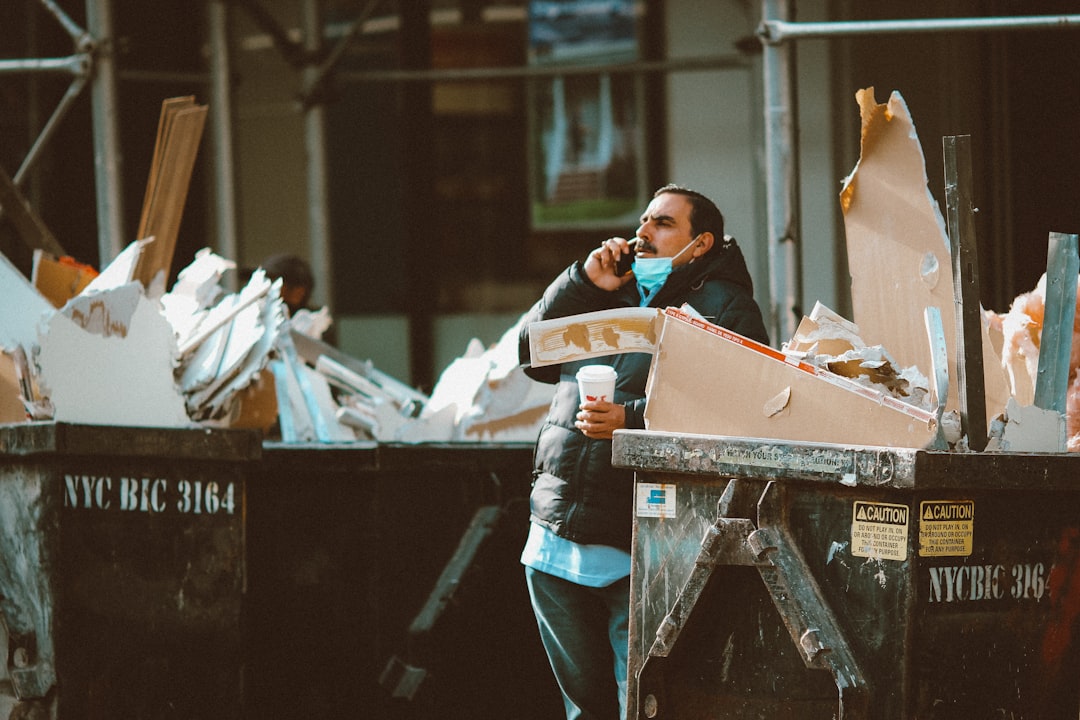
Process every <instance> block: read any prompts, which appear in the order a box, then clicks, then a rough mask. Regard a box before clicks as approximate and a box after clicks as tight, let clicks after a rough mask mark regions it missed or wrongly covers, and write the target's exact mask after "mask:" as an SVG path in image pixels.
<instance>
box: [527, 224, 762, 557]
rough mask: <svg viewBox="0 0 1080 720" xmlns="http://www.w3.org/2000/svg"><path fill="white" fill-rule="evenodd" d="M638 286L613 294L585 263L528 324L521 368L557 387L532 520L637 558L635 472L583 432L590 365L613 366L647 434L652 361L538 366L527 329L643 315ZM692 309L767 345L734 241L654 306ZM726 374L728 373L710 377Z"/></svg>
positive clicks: (569, 272)
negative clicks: (583, 370) (581, 383)
mask: <svg viewBox="0 0 1080 720" xmlns="http://www.w3.org/2000/svg"><path fill="white" fill-rule="evenodd" d="M639 302H640V300H639V295H638V289H637V285H636V283H634V282H630V283H627V284H626V285H624V286H623V287H622V288H620V289H618V290H616V291H614V292H609V291H607V290H603V289H601V288H598V287H596V286H595V285H593V284H592V282H591V281H590V280H589V279H588V277H587V276H586V275H585V272H584V270H583V269H582V266H581V263H580V262H576V263H574V264H573V265H571V266H570V267H569V268H567V269H566V270H565V271H564V272H563V273H562V274H560V275H559V277H557V278H556V279H555V281H554V282H552V284H551V285H550V286H548V288H547V290H545V291H544V296H543V297H542V298H541V299H540V300H539V302H537V303H536V305H534V306H533V308H532V309H531V310H530V311H529V314H528V317H526V319H525V323H524V324H523V325H522V332H521V336H520V346H519V359H520V361H521V363H522V364H523V365H524V366H525V372H526V373H527V374H528V375H529V376H530V377H532V378H533V379H535V380H539V381H541V382H546V383H557V384H558V387H557V388H556V389H555V397H554V398H553V399H552V401H551V408H550V410H549V411H548V417H547V420H546V422H545V423H544V426H543V428H542V429H541V430H540V436H539V438H538V439H537V442H536V453H535V462H534V470H533V489H532V494H531V496H530V499H529V500H530V508H531V519H532V521H533V522H536V523H540V524H542V525H545V526H546V527H548V528H549V529H550V530H552V531H553V532H555V533H556V534H557V535H559V536H560V537H564V538H567V539H569V540H573V541H574V542H577V543H582V544H601V545H610V546H613V547H619V548H624V549H629V547H630V535H631V526H632V522H633V515H632V513H633V497H632V495H633V493H632V487H633V473H632V472H630V471H628V470H622V469H617V468H613V467H612V466H611V441H610V440H594V439H590V438H588V437H586V436H585V435H583V434H582V433H581V432H580V431H578V430H577V428H575V427H574V420H575V416H576V415H577V412H578V387H577V381H576V380H575V378H574V375H575V373H576V372H577V370H578V368H579V367H581V366H582V365H594V364H604V365H611V366H612V367H614V368H615V370H616V372H618V379H617V381H616V385H615V402H618V403H622V404H623V405H624V406H625V408H626V426H627V427H628V428H637V429H641V428H644V427H645V421H644V412H645V381H646V379H647V378H648V374H649V364H650V362H651V360H652V356H651V355H649V354H646V353H626V354H620V355H610V356H607V357H602V358H590V359H589V360H587V361H580V362H574V363H565V364H562V365H549V366H544V367H538V368H533V367H531V366H529V334H528V325H529V323H530V322H535V321H538V320H549V319H552V318H558V317H566V316H568V315H577V314H580V313H586V312H594V311H597V310H609V309H612V308H619V307H637V306H638V304H639ZM683 303H689V304H690V306H691V307H693V308H694V309H695V310H696V311H697V312H698V313H700V314H701V315H703V316H704V317H705V319H707V320H708V321H710V322H713V323H715V324H717V325H722V326H723V327H725V328H727V329H729V330H731V331H733V332H736V333H739V334H740V335H744V336H746V337H749V338H753V339H754V340H758V341H760V342H764V343H767V342H768V334H767V333H766V331H765V325H764V322H763V321H762V317H761V311H760V309H759V308H758V306H757V303H755V302H754V297H753V284H752V281H751V279H750V273H749V272H748V271H747V269H746V262H745V260H744V259H743V256H742V252H741V251H740V250H739V246H738V245H737V244H736V243H735V241H734V240H729V241H728V242H726V243H717V244H716V245H715V246H714V247H713V249H712V250H711V251H710V252H709V253H707V254H706V255H704V256H702V257H701V258H698V259H697V260H695V261H694V262H692V263H689V264H687V265H682V266H680V267H678V268H676V269H675V270H674V271H673V272H672V274H671V276H670V277H669V278H668V280H667V282H666V283H665V284H664V287H663V288H661V290H660V292H658V293H657V294H656V297H654V298H653V299H652V302H650V303H649V305H650V306H652V307H669V306H676V307H678V306H681V305H682V304H683ZM709 370H710V371H711V372H723V371H724V369H723V368H710V369H709Z"/></svg>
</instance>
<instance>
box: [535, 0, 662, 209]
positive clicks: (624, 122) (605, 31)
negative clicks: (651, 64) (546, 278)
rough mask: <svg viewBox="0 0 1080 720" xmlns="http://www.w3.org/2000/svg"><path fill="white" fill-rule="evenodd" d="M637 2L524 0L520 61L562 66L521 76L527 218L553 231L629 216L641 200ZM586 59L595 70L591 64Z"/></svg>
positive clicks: (641, 144)
mask: <svg viewBox="0 0 1080 720" xmlns="http://www.w3.org/2000/svg"><path fill="white" fill-rule="evenodd" d="M640 12H641V8H640V3H638V2H635V1H634V0H609V1H607V2H596V1H595V0H561V1H560V0H531V2H530V3H529V45H528V47H529V62H530V64H531V65H533V66H537V67H549V68H564V69H565V70H566V72H565V73H555V74H547V73H545V74H543V75H541V76H539V77H538V78H536V79H535V80H533V81H532V82H531V83H530V93H529V125H530V127H529V177H530V183H529V184H530V195H531V205H532V212H531V217H532V225H533V227H534V228H536V229H544V230H557V229H560V228H566V229H576V228H586V227H593V226H595V227H612V226H618V225H623V224H631V225H635V224H636V222H637V215H638V213H639V212H640V210H641V207H642V206H643V205H644V203H643V200H644V199H645V166H644V161H645V156H644V153H643V152H642V148H643V145H644V135H645V133H644V127H643V118H644V113H643V109H642V102H643V92H642V85H643V84H642V78H641V76H640V75H637V74H634V73H629V72H617V71H615V70H616V69H615V68H612V67H611V66H612V65H619V64H625V63H629V62H633V61H635V60H637V59H638V55H639V53H638V39H637V30H638V18H639V16H640ZM593 67H595V68H596V69H595V71H594V70H593V69H592V68H593Z"/></svg>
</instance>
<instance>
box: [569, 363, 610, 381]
mask: <svg viewBox="0 0 1080 720" xmlns="http://www.w3.org/2000/svg"><path fill="white" fill-rule="evenodd" d="M615 377H616V372H615V368H613V367H611V366H610V365H586V366H584V367H582V368H581V369H580V370H578V371H577V379H578V381H579V382H580V381H583V380H584V381H586V382H602V381H604V380H614V379H615Z"/></svg>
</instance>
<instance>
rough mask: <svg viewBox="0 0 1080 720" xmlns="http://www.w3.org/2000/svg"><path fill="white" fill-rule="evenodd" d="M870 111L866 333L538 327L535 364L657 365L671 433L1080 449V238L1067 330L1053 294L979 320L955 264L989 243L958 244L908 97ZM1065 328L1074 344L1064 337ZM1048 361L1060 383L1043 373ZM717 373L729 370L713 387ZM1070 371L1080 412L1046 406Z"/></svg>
mask: <svg viewBox="0 0 1080 720" xmlns="http://www.w3.org/2000/svg"><path fill="white" fill-rule="evenodd" d="M856 99H857V101H858V104H859V108H860V113H861V119H862V128H861V154H860V158H859V162H858V164H857V165H856V167H855V168H854V170H853V171H852V173H851V174H850V176H849V177H847V178H845V180H844V183H843V188H842V191H841V193H840V198H839V200H840V207H841V210H842V211H843V215H844V224H845V234H846V238H847V253H848V268H849V270H850V273H851V301H852V311H853V312H852V318H851V319H847V318H844V317H842V316H840V315H839V314H837V313H835V312H833V311H832V310H830V309H828V308H826V307H824V306H822V305H821V304H818V305H817V306H816V307H815V308H814V311H813V312H812V313H811V314H810V316H809V317H804V318H802V322H801V323H800V324H799V327H798V329H797V330H796V331H795V333H794V335H793V337H791V338H790V339H788V340H787V341H786V342H783V343H782V346H781V350H779V351H777V350H775V349H773V348H770V347H767V346H763V345H761V344H759V343H756V342H754V341H752V340H749V339H747V338H743V337H739V336H737V335H734V334H733V333H731V332H729V331H727V330H726V329H724V328H721V327H718V326H715V325H712V324H711V323H709V322H707V321H706V320H705V319H703V318H701V317H700V316H698V315H697V314H696V313H695V312H694V309H693V308H688V307H683V308H668V309H666V310H664V311H655V310H649V309H647V308H633V309H629V310H613V311H608V312H605V313H589V314H587V315H579V316H575V317H570V318H561V319H559V320H557V321H546V322H544V323H535V324H534V325H533V326H532V327H530V328H529V331H530V342H531V345H532V348H531V349H532V363H533V364H534V365H545V364H551V363H559V362H567V361H570V360H577V359H585V358H588V357H593V356H600V355H606V354H610V353H616V352H652V353H653V354H654V359H653V364H652V368H651V370H650V376H649V381H648V401H647V405H646V409H645V421H646V424H647V427H648V429H649V430H654V431H660V432H679V433H695V434H709V435H719V436H730V437H744V438H770V439H777V440H789V441H805V442H822V443H837V444H843V445H869V446H882V447H916V448H930V449H939V450H960V451H967V450H982V449H987V450H998V451H1020V452H1061V451H1064V450H1066V448H1067V449H1069V450H1080V380H1078V379H1077V365H1078V359H1080V349H1078V346H1077V344H1076V343H1073V337H1072V336H1073V335H1075V334H1076V332H1077V325H1076V324H1075V319H1074V312H1073V311H1074V308H1073V305H1074V304H1075V302H1076V285H1077V283H1078V282H1080V273H1078V271H1077V268H1076V266H1075V265H1071V266H1069V267H1065V263H1062V262H1059V261H1058V260H1059V258H1071V259H1072V260H1073V261H1074V262H1075V260H1076V255H1077V250H1076V236H1075V235H1072V236H1061V235H1060V234H1059V233H1051V248H1052V249H1053V248H1054V246H1055V236H1060V237H1062V238H1064V239H1070V238H1071V242H1072V246H1071V249H1070V248H1069V247H1066V244H1067V243H1062V245H1061V249H1060V250H1059V251H1057V252H1052V253H1050V254H1051V262H1048V273H1050V271H1051V265H1056V268H1055V273H1056V274H1055V275H1054V277H1056V278H1057V279H1058V281H1057V282H1055V283H1053V284H1052V286H1053V287H1054V288H1055V289H1056V290H1057V291H1058V292H1059V297H1058V298H1056V299H1055V305H1056V307H1057V309H1058V310H1059V311H1060V312H1055V313H1049V312H1047V313H1046V314H1047V315H1051V314H1053V315H1054V317H1056V318H1059V321H1058V322H1057V323H1055V324H1053V325H1054V326H1053V327H1051V326H1050V325H1049V324H1048V327H1047V328H1044V327H1043V320H1042V316H1043V312H1044V311H1043V304H1044V302H1045V301H1046V300H1047V298H1046V296H1045V293H1044V292H1043V290H1042V288H1043V287H1044V286H1045V285H1047V284H1048V283H1046V282H1045V281H1043V282H1041V283H1040V288H1038V289H1036V291H1034V292H1033V293H1030V294H1027V295H1024V296H1021V297H1020V298H1017V301H1016V302H1015V303H1014V305H1013V308H1012V309H1011V310H1010V311H1009V312H1008V313H1007V314H1005V315H1003V316H998V315H996V314H994V313H993V312H989V311H986V310H984V309H982V308H981V307H978V306H977V304H976V303H969V306H968V307H965V306H964V305H963V304H962V303H961V298H959V297H957V296H956V295H957V293H958V292H959V290H958V288H960V287H967V286H970V285H971V284H973V283H971V282H970V281H971V278H961V279H960V280H962V281H958V279H957V278H954V272H953V268H954V267H956V266H957V265H961V266H962V264H961V263H954V254H956V256H957V257H963V255H962V253H963V252H964V251H966V250H969V249H970V247H971V241H972V240H974V238H970V237H969V238H964V237H961V236H960V233H957V236H955V237H950V229H947V228H946V222H945V219H944V217H943V215H942V212H941V209H940V207H939V206H938V204H937V202H936V200H935V199H934V197H933V195H932V194H931V192H930V190H929V186H928V181H927V177H926V163H925V159H924V157H923V152H922V147H921V145H920V144H919V139H918V135H917V134H916V132H915V126H914V123H913V122H912V120H911V115H910V113H909V112H908V108H907V106H906V104H905V103H904V100H903V98H902V97H901V96H900V95H899V93H895V92H894V93H893V94H892V95H891V97H890V98H889V100H888V102H887V103H881V104H879V103H877V102H876V101H875V99H874V93H873V88H868V89H866V90H861V91H859V92H858V93H857V94H856ZM947 164H948V163H947ZM954 232H956V231H955V230H954ZM1069 287H1071V290H1072V295H1068V288H1069ZM962 311H973V313H969V312H962ZM1066 311H1067V312H1066ZM971 314H974V316H975V318H974V319H975V322H974V323H972V324H973V325H974V326H975V328H974V329H973V330H972V329H968V328H966V327H965V330H967V332H969V333H970V334H974V335H975V337H970V335H969V336H968V337H963V338H962V337H961V336H960V333H959V332H958V330H959V327H958V326H959V325H960V322H959V319H958V315H962V319H964V320H968V319H969V317H970V315H971ZM1066 315H1067V324H1068V326H1069V328H1070V329H1071V334H1070V335H1069V337H1061V334H1062V333H1061V331H1060V328H1061V327H1062V322H1061V320H1060V318H1064V317H1065V316H1066ZM1075 316H1077V317H1080V309H1077V310H1076V312H1075ZM965 325H966V323H965ZM1051 330H1057V331H1058V337H1057V338H1056V340H1055V341H1054V342H1053V345H1054V349H1055V350H1056V349H1057V348H1060V347H1061V346H1062V345H1063V344H1064V343H1071V345H1072V354H1071V358H1068V363H1067V364H1068V367H1067V368H1065V367H1064V365H1065V362H1057V363H1056V364H1055V363H1054V362H1051V360H1052V358H1051V357H1050V353H1049V352H1047V351H1046V349H1045V346H1046V341H1045V339H1044V338H1045V337H1046V334H1047V331H1051ZM980 331H981V332H980ZM1051 334H1053V333H1051ZM581 339H584V340H585V342H582V341H581ZM610 339H614V342H611V341H610ZM781 340H782V339H781ZM961 340H962V341H961ZM1040 350H1042V352H1041V353H1040ZM1040 354H1041V355H1043V357H1042V358H1040ZM1066 355H1067V353H1066ZM980 357H981V363H976V362H974V360H975V359H978V358H980ZM1042 361H1045V363H1046V365H1047V366H1048V367H1050V368H1052V369H1053V371H1052V372H1043V371H1042V369H1041V368H1040V362H1042ZM702 367H717V368H724V369H725V371H724V372H719V373H701V372H700V368H702ZM961 371H963V373H961ZM1066 372H1067V373H1068V382H1069V390H1068V393H1067V402H1065V401H1064V400H1063V401H1062V402H1060V403H1058V402H1057V401H1058V398H1057V395H1058V394H1059V391H1058V388H1056V387H1050V383H1044V387H1046V388H1047V391H1046V392H1045V395H1044V398H1043V399H1039V397H1038V393H1036V392H1035V386H1036V384H1037V382H1038V381H1042V380H1044V379H1046V378H1047V377H1054V378H1058V379H1061V380H1064V378H1065V373H1066ZM976 373H978V374H976ZM980 375H981V377H980ZM980 380H981V382H979V381H980ZM961 386H964V388H963V389H964V390H965V392H964V394H963V396H962V397H961ZM1060 394H1061V395H1062V397H1063V398H1064V397H1065V393H1064V386H1063V385H1062V386H1061V392H1060ZM1059 404H1060V405H1061V407H1058V405H1059ZM972 428H975V433H976V434H975V435H973V434H972ZM1067 438H1068V439H1067ZM973 440H974V441H973Z"/></svg>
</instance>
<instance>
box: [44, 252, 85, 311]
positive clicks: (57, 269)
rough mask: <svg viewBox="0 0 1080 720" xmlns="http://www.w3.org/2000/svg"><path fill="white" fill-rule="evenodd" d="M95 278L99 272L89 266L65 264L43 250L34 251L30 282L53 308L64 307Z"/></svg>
mask: <svg viewBox="0 0 1080 720" xmlns="http://www.w3.org/2000/svg"><path fill="white" fill-rule="evenodd" d="M95 277H97V271H96V270H94V269H93V268H91V267H89V266H87V265H81V264H75V263H71V262H65V261H63V260H58V259H57V258H56V257H55V256H53V255H50V254H49V253H46V252H44V251H43V250H34V267H33V271H32V273H31V275H30V281H31V282H32V283H34V287H36V288H37V289H38V292H40V293H41V294H42V295H44V296H45V298H46V299H47V300H48V301H49V302H51V303H52V304H53V307H56V308H62V307H64V303H66V302H67V301H68V300H70V299H71V298H73V297H75V296H76V295H78V294H79V293H80V292H82V291H83V288H85V287H86V286H87V285H89V284H90V281H91V280H93V279H94V278H95Z"/></svg>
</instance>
